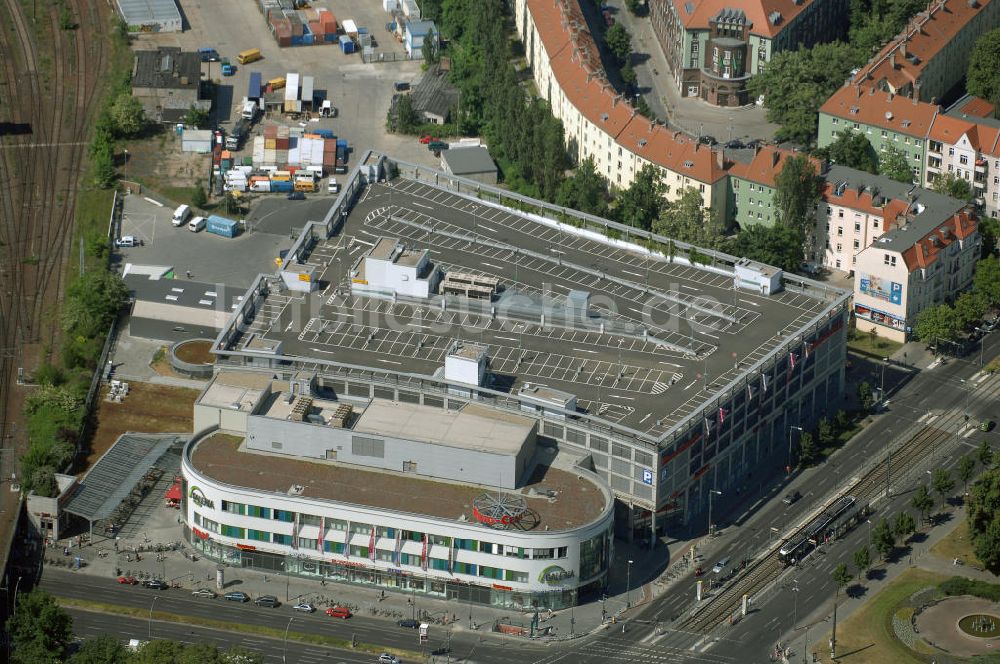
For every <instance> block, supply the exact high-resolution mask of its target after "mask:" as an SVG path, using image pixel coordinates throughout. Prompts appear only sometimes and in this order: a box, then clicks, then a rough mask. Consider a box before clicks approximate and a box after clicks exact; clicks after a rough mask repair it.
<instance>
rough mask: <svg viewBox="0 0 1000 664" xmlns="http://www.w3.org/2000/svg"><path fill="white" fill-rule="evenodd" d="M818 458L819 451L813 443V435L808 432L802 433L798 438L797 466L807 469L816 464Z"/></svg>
mask: <svg viewBox="0 0 1000 664" xmlns="http://www.w3.org/2000/svg"><path fill="white" fill-rule="evenodd" d="M818 458H819V451H818V450H817V449H816V443H815V442H814V441H813V435H812V434H811V433H809V432H808V431H803V432H802V435H801V436H799V464H800V465H801V466H802V467H803V468H808V467H809V466H812V465H813V464H815V463H816V461H817V459H818Z"/></svg>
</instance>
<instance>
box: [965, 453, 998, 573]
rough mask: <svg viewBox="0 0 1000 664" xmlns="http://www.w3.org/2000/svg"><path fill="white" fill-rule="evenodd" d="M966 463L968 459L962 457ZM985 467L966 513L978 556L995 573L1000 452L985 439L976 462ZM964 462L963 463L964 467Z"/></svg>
mask: <svg viewBox="0 0 1000 664" xmlns="http://www.w3.org/2000/svg"><path fill="white" fill-rule="evenodd" d="M962 462H963V463H967V462H965V459H963V460H962ZM977 464H978V467H981V468H982V469H983V472H982V474H981V475H980V476H979V478H978V479H976V481H975V483H974V484H973V485H972V489H971V491H969V495H968V497H967V499H966V515H967V519H968V524H969V532H970V533H971V535H972V544H973V547H974V550H975V553H976V558H978V559H979V561H980V562H981V563H982V564H983V565H984V566H985V567H986V569H988V570H990V571H991V572H993V573H994V574H1000V468H998V467H997V466H998V465H1000V452H998V453H996V454H994V453H993V451H992V449H991V448H990V445H989V443H987V442H983V444H982V445H981V446H980V448H979V451H978V453H977V455H976V457H975V459H974V461H973V463H972V466H973V468H975V467H976V466H977ZM961 468H962V466H961V465H960V466H959V470H960V471H961Z"/></svg>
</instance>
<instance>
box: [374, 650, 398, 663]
mask: <svg viewBox="0 0 1000 664" xmlns="http://www.w3.org/2000/svg"><path fill="white" fill-rule="evenodd" d="M378 664H399V658H398V657H396V656H395V655H390V654H389V653H387V652H384V653H382V654H381V655H379V656H378Z"/></svg>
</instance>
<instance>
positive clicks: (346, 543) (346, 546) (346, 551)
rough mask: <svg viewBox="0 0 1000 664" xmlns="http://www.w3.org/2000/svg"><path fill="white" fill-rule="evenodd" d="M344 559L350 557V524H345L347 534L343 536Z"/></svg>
mask: <svg viewBox="0 0 1000 664" xmlns="http://www.w3.org/2000/svg"><path fill="white" fill-rule="evenodd" d="M344 557H345V558H350V557H351V522H350V521H348V522H347V533H346V534H345V535H344Z"/></svg>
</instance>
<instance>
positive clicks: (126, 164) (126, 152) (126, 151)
mask: <svg viewBox="0 0 1000 664" xmlns="http://www.w3.org/2000/svg"><path fill="white" fill-rule="evenodd" d="M125 182H128V149H127V148H126V149H125Z"/></svg>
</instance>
